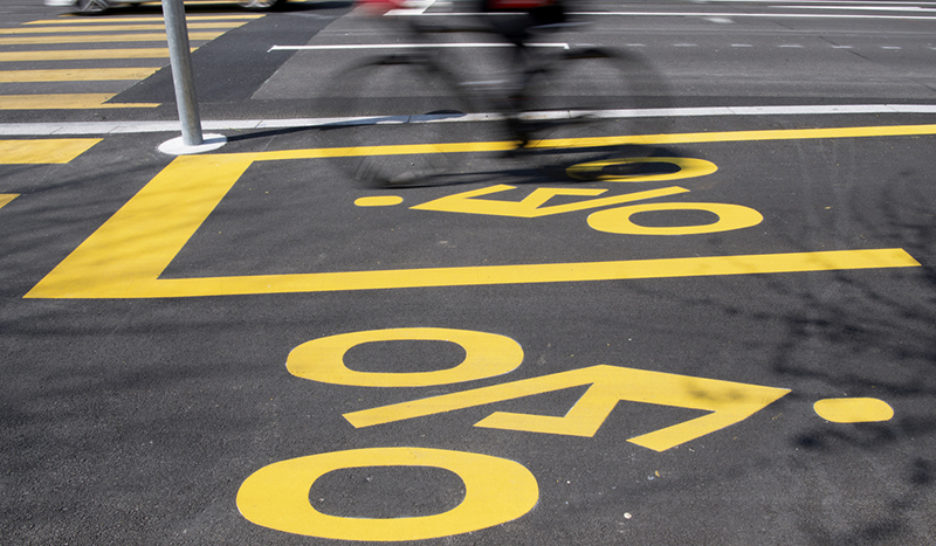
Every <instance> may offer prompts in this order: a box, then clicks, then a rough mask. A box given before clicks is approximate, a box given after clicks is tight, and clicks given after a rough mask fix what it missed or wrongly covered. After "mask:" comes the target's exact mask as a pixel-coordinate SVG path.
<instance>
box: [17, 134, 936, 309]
mask: <svg viewBox="0 0 936 546" xmlns="http://www.w3.org/2000/svg"><path fill="white" fill-rule="evenodd" d="M933 134H936V125H899V126H884V127H840V128H826V129H801V130H778V131H735V132H717V133H687V134H669V135H637V136H630V137H628V136H622V137H602V138H584V139H557V140H549V141H540V142H537V143H536V145H537V146H541V147H549V146H562V147H588V146H596V145H614V144H618V143H647V144H662V143H669V144H674V143H699V142H739V141H758V140H797V139H818V138H857V137H875V136H878V137H879V136H907V135H933ZM511 146H512V143H510V142H468V143H465V142H461V143H446V144H417V145H392V146H365V147H352V148H313V149H305V150H284V151H270V152H256V153H236V154H223V153H220V154H207V155H202V156H182V157H179V158H176V159H175V160H174V161H173V162H172V163H170V164H169V165H168V166H167V167H166V168H165V169H163V171H162V172H160V173H159V174H158V175H156V177H154V178H153V179H152V180H151V181H150V182H149V183H148V184H147V185H146V186H145V187H144V188H143V189H142V190H140V192H139V193H137V195H136V196H134V197H133V198H132V199H131V200H130V201H129V202H127V203H126V204H125V205H124V206H123V207H122V208H121V209H120V210H118V211H117V212H116V213H115V214H114V215H113V216H112V217H111V218H110V219H109V220H107V221H106V222H105V223H104V224H103V225H102V226H101V227H100V228H98V230H97V231H95V232H94V233H93V234H92V235H91V236H90V237H88V239H87V240H85V241H84V242H83V243H82V244H81V245H79V246H78V248H76V249H75V251H74V252H72V253H71V254H70V255H69V256H68V257H66V258H65V260H64V261H62V262H61V263H60V264H59V265H58V266H57V267H56V268H55V269H53V270H52V271H51V272H50V273H49V274H48V275H47V276H46V277H45V278H44V279H42V280H41V281H40V282H39V283H38V284H37V285H36V286H35V287H33V289H32V290H30V291H29V293H27V294H26V296H25V297H27V298H156V297H196V296H219V295H237V294H273V293H286V292H323V291H341V290H374V289H391V288H413V287H430V286H469V285H492V284H515V283H546V282H579V281H596V280H612V279H639V278H666V277H692V276H709V275H748V274H759V273H788V272H797V271H828V270H837V269H868V268H889V267H919V266H920V263H919V262H917V261H916V260H915V259H914V258H913V257H911V256H910V255H909V254H907V253H906V252H905V251H904V250H902V249H899V248H888V249H869V250H839V251H824V252H795V253H786V254H753V255H740V256H710V257H698V258H663V259H653V260H613V261H599V262H574V263H545V264H519V265H493V266H468V267H442V268H424V269H388V270H376V271H344V272H340V271H339V272H323V273H305V274H289V275H247V276H230V277H201V278H185V279H160V278H159V276H160V275H161V274H162V272H163V271H164V270H165V269H166V267H168V265H169V264H170V263H171V262H172V260H173V259H174V258H175V256H176V255H177V254H178V253H179V252H180V251H181V250H182V248H183V247H184V246H185V244H186V243H187V242H188V240H189V239H190V238H191V237H192V236H193V235H194V234H195V232H196V231H197V230H198V228H199V226H201V224H202V223H203V222H204V221H205V220H206V219H207V218H208V216H209V215H210V214H211V212H212V210H214V208H215V207H216V206H217V205H218V203H219V202H220V201H221V199H223V198H224V196H225V194H226V193H227V192H228V191H229V190H230V189H231V188H232V187H233V185H234V184H235V183H236V182H237V180H238V179H239V178H240V177H241V176H242V175H243V174H244V172H245V171H246V170H247V168H248V167H250V165H251V164H253V163H254V162H257V161H279V160H288V159H324V158H333V157H349V156H362V155H380V154H385V155H390V154H425V153H463V152H482V151H497V150H505V149H509V148H511Z"/></svg>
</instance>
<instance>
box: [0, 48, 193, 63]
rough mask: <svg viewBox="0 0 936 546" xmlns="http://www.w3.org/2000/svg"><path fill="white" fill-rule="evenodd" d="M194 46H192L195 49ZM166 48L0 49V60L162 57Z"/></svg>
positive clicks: (166, 55) (167, 55)
mask: <svg viewBox="0 0 936 546" xmlns="http://www.w3.org/2000/svg"><path fill="white" fill-rule="evenodd" d="M195 49H196V48H192V51H195ZM168 57H169V49H168V48H159V47H153V48H146V47H140V48H126V49H118V48H110V49H47V50H37V51H0V62H20V61H76V60H96V59H164V58H168Z"/></svg>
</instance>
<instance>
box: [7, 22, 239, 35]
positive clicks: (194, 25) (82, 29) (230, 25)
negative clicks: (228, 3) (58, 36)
mask: <svg viewBox="0 0 936 546" xmlns="http://www.w3.org/2000/svg"><path fill="white" fill-rule="evenodd" d="M243 24H244V23H239V24H238V23H226V22H218V23H211V22H206V23H191V24H189V25H187V26H188V28H224V29H229V30H230V29H235V28H237V27H240V26H243ZM165 28H166V26H165V25H163V24H152V25H147V24H137V25H108V26H107V27H106V28H102V27H99V26H83V25H78V26H63V27H29V28H0V34H48V33H58V32H101V31H102V30H104V31H111V30H119V31H126V30H163V29H165Z"/></svg>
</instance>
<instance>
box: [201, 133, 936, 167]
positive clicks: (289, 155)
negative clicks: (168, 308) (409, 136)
mask: <svg viewBox="0 0 936 546" xmlns="http://www.w3.org/2000/svg"><path fill="white" fill-rule="evenodd" d="M924 135H936V124H925V125H884V126H865V127H833V128H821V129H781V130H771V131H720V132H711V133H671V134H654V135H630V136H614V137H590V138H565V139H548V140H540V141H537V142H534V143H532V144H531V145H532V146H535V147H540V148H560V147H561V148H588V147H593V146H616V145H621V144H691V143H716V142H752V141H771V140H807V139H828V138H867V137H892V136H924ZM514 146H515V143H513V142H510V141H491V142H448V143H440V144H392V145H381V146H355V147H335V148H308V149H298V150H274V151H267V152H250V153H245V154H218V155H223V156H225V157H230V158H231V159H235V158H241V159H250V160H254V161H279V160H282V159H324V158H331V157H359V156H373V155H406V154H440V153H464V152H496V151H503V150H509V149H512V148H513V147H514Z"/></svg>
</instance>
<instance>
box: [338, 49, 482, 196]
mask: <svg viewBox="0 0 936 546" xmlns="http://www.w3.org/2000/svg"><path fill="white" fill-rule="evenodd" d="M327 95H328V97H327V100H328V101H330V102H331V103H332V106H333V108H334V109H335V111H337V112H341V114H342V115H343V116H347V117H345V118H343V119H342V120H340V121H337V122H336V123H335V125H334V127H333V128H334V129H340V130H341V131H340V133H339V132H338V131H336V132H335V135H336V137H338V139H339V140H340V141H342V142H345V143H347V145H348V146H350V147H352V148H353V149H352V150H349V156H347V157H342V158H338V159H336V160H335V161H334V163H335V164H336V165H338V166H339V169H340V170H341V171H342V172H343V173H344V174H346V175H349V176H350V177H351V178H352V179H354V180H357V181H359V182H362V183H365V184H366V185H370V186H418V185H430V184H446V183H455V182H453V180H454V179H456V178H458V177H462V176H465V175H466V173H465V172H464V168H463V165H464V162H465V157H464V156H465V155H466V154H465V153H464V152H456V153H452V152H450V151H448V150H449V148H447V147H446V146H445V145H444V144H445V143H447V142H452V141H453V135H457V134H459V131H458V126H459V123H457V122H462V121H465V120H466V118H468V115H469V113H470V112H471V111H472V109H473V108H472V105H471V101H470V100H469V99H468V98H467V97H466V96H465V95H464V94H463V93H462V92H461V90H460V88H459V86H458V84H457V82H456V80H455V78H454V77H453V76H452V75H451V74H450V73H449V72H448V71H447V70H445V69H444V68H443V67H441V66H440V65H439V64H438V63H437V62H436V61H435V60H434V59H433V58H431V57H429V56H423V55H419V54H402V55H393V56H387V57H381V58H378V59H374V60H368V61H365V62H362V63H360V64H357V65H355V66H352V67H351V68H350V69H347V70H345V71H343V72H342V73H341V74H340V75H338V76H337V77H336V78H335V79H334V81H333V83H332V85H331V89H330V91H329V92H328V93H327Z"/></svg>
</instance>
